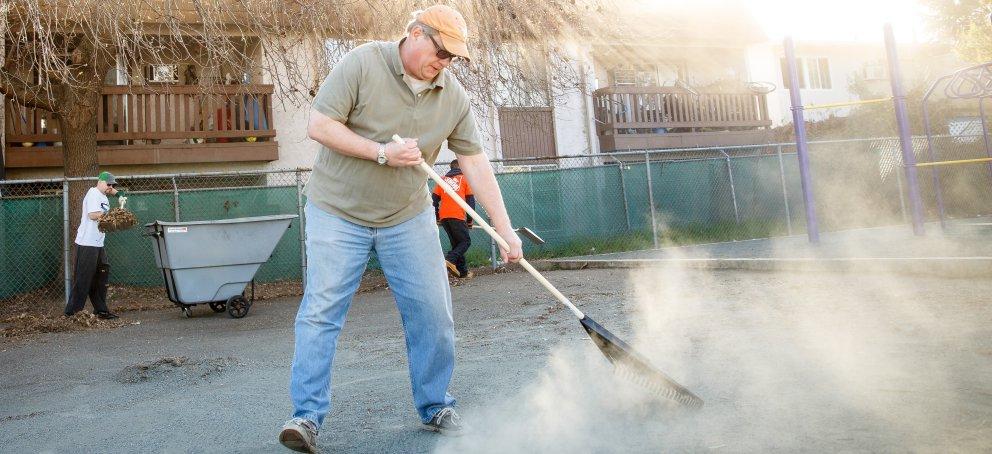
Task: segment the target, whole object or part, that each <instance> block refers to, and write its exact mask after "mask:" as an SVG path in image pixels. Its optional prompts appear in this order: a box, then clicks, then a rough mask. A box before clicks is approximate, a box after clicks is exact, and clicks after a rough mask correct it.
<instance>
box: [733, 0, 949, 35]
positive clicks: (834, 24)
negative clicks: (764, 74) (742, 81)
mask: <svg viewBox="0 0 992 454" xmlns="http://www.w3.org/2000/svg"><path fill="white" fill-rule="evenodd" d="M947 1H952V0H947ZM747 3H748V4H749V5H750V6H751V8H752V11H753V13H754V17H755V19H756V20H757V21H758V23H759V24H761V26H762V28H764V30H765V34H767V35H768V37H769V39H772V40H776V41H777V40H781V39H782V38H784V37H785V36H786V35H790V34H791V35H792V36H793V37H794V38H795V39H797V40H817V41H820V40H823V41H881V40H882V27H883V25H884V24H885V23H886V22H890V23H892V27H893V31H894V32H895V35H896V40H897V41H903V42H912V41H913V40H914V39H915V40H918V41H927V40H928V39H929V38H930V33H929V32H928V29H927V25H926V16H925V13H926V10H925V9H924V8H923V7H922V6H920V5H919V4H918V3H917V2H916V1H914V0H825V1H823V0H821V1H813V0H749V1H748V2H747Z"/></svg>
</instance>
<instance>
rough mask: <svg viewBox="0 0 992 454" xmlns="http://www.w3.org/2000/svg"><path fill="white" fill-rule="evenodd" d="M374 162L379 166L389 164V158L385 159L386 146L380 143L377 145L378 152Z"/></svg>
mask: <svg viewBox="0 0 992 454" xmlns="http://www.w3.org/2000/svg"><path fill="white" fill-rule="evenodd" d="M375 162H378V163H379V165H381V166H384V165H386V163H387V162H389V158H387V157H386V146H385V145H383V144H381V143H380V144H379V152H378V155H377V156H376V158H375Z"/></svg>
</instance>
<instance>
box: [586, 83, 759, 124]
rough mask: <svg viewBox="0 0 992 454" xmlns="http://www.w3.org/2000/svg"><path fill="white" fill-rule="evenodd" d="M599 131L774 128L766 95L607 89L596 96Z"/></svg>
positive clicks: (667, 88) (651, 89)
mask: <svg viewBox="0 0 992 454" xmlns="http://www.w3.org/2000/svg"><path fill="white" fill-rule="evenodd" d="M593 100H594V105H595V109H596V111H595V116H596V123H597V125H599V130H600V131H603V132H605V131H606V130H609V129H631V128H633V129H645V128H647V129H654V128H708V129H711V130H712V128H747V127H751V128H758V127H767V126H771V120H769V118H768V105H767V101H766V99H765V95H761V94H755V93H699V94H693V93H690V92H688V91H686V90H683V89H680V88H670V87H623V86H621V87H607V88H601V89H599V90H596V91H595V92H594V93H593Z"/></svg>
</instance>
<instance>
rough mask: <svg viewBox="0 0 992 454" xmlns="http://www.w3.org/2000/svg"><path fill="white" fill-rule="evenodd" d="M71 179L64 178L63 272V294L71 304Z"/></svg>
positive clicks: (67, 302)
mask: <svg viewBox="0 0 992 454" xmlns="http://www.w3.org/2000/svg"><path fill="white" fill-rule="evenodd" d="M69 259H70V257H69V180H65V179H63V180H62V274H63V278H64V280H65V282H64V283H63V284H64V285H63V294H64V295H65V304H66V305H67V306H68V304H69V292H70V291H71V289H72V276H70V275H69Z"/></svg>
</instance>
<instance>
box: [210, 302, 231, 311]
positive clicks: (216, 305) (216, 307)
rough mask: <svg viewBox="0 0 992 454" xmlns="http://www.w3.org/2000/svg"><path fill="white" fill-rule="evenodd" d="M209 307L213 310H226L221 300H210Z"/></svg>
mask: <svg viewBox="0 0 992 454" xmlns="http://www.w3.org/2000/svg"><path fill="white" fill-rule="evenodd" d="M210 308H211V309H213V310H214V312H224V311H225V310H227V304H226V303H225V302H223V301H211V302H210Z"/></svg>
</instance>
